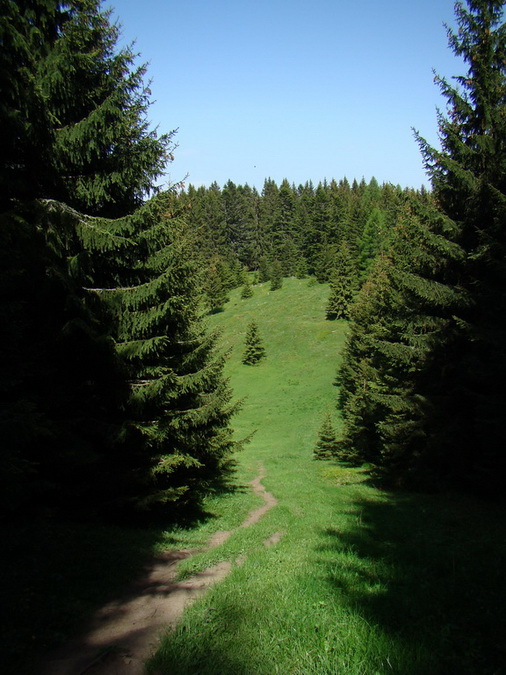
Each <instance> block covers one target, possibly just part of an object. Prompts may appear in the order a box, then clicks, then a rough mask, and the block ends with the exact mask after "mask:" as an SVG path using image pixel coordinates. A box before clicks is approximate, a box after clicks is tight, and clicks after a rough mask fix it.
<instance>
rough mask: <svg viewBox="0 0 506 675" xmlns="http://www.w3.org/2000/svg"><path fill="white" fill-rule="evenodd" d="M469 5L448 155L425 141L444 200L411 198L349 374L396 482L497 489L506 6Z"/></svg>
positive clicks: (364, 430) (347, 364) (447, 126)
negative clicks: (463, 69) (464, 69)
mask: <svg viewBox="0 0 506 675" xmlns="http://www.w3.org/2000/svg"><path fill="white" fill-rule="evenodd" d="M467 4H468V9H465V8H464V5H463V4H461V3H457V5H456V12H457V23H458V27H459V30H458V33H457V34H454V33H452V32H451V31H449V38H450V45H451V47H452V48H453V49H454V51H455V52H456V54H457V55H460V56H463V57H464V59H465V60H466V61H467V63H468V66H469V70H468V73H467V75H466V76H464V77H461V78H458V82H459V85H460V88H459V89H456V88H454V87H452V86H450V85H449V83H448V82H447V81H446V80H444V79H440V78H438V82H439V84H440V86H441V88H442V91H443V93H444V95H445V96H446V98H447V100H448V110H449V114H448V118H446V117H445V116H443V115H440V118H439V130H440V137H441V141H442V149H441V150H435V149H433V148H431V147H430V146H429V145H428V144H427V143H426V142H425V141H424V140H423V139H421V138H419V139H418V140H419V143H420V146H421V149H422V152H423V155H424V158H425V162H426V166H427V168H428V170H429V174H430V176H431V178H432V183H433V188H434V197H435V199H434V204H433V203H431V202H432V199H430V200H427V199H425V200H420V201H418V202H416V203H414V204H413V207H412V209H411V213H409V212H408V213H407V214H405V217H404V218H402V219H401V221H400V223H399V225H398V227H397V228H396V231H395V233H394V237H393V242H392V248H391V252H390V254H389V259H390V262H389V263H388V265H387V266H386V267H385V269H384V272H383V273H382V275H380V274H379V273H378V271H377V270H375V271H374V273H373V275H372V276H371V277H370V282H368V283H367V284H366V285H365V286H364V292H363V293H361V298H360V299H359V302H358V303H357V309H356V311H355V312H354V315H355V316H354V318H355V322H354V327H353V329H352V333H351V335H350V341H349V343H348V347H347V350H346V354H345V358H344V362H343V367H342V370H341V376H340V377H341V386H342V403H343V407H344V416H345V419H346V429H347V431H346V434H347V437H348V439H349V442H348V448H349V451H350V452H355V453H358V455H359V456H361V457H362V458H373V461H375V462H376V463H377V464H378V465H379V466H381V467H383V469H384V470H386V471H387V472H388V473H389V474H390V476H391V477H392V478H394V479H395V481H396V482H401V481H410V480H415V481H417V482H420V481H421V482H423V483H424V484H426V485H430V486H431V487H433V486H434V485H438V484H441V483H443V484H444V483H446V482H448V481H451V482H453V483H454V484H458V485H466V486H467V487H470V488H472V489H481V490H485V489H487V490H490V489H491V487H494V488H495V489H496V490H497V491H498V490H499V483H500V479H499V480H498V478H497V476H502V473H503V468H504V467H505V465H506V462H505V453H504V442H505V440H506V439H505V437H504V431H503V426H504V425H502V424H501V423H500V421H499V420H500V419H501V412H500V411H501V410H503V409H504V403H505V402H504V397H503V393H502V392H503V387H502V384H501V383H502V379H503V373H504V372H505V370H506V360H505V358H504V348H503V345H504V343H505V338H506V324H504V321H503V319H502V317H503V316H504V314H505V313H504V309H506V308H503V307H502V303H503V300H504V298H505V297H506V293H505V289H506V273H505V271H504V265H503V264H502V261H503V260H504V255H505V253H504V252H505V251H506V241H505V235H504V227H503V223H504V214H505V211H504V204H505V203H506V199H505V195H504V185H505V183H504V162H503V159H502V158H503V157H504V152H503V145H504V139H505V137H506V133H505V131H506V127H505V121H504V115H503V114H502V111H503V107H504V98H505V92H506V87H505V84H506V81H505V68H504V63H505V62H506V61H505V56H506V55H505V51H506V41H505V36H506V29H505V26H504V24H502V23H501V20H502V8H503V3H502V2H497V1H494V0H483V1H474V0H470V1H469V2H468V3H467ZM381 280H383V282H381ZM380 282H381V285H379V284H380ZM371 284H372V286H371ZM366 290H367V291H369V295H370V301H369V303H367V302H366V297H365V291H366Z"/></svg>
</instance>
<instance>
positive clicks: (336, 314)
mask: <svg viewBox="0 0 506 675" xmlns="http://www.w3.org/2000/svg"><path fill="white" fill-rule="evenodd" d="M356 287H357V279H356V270H355V265H354V263H353V259H352V257H351V253H350V250H349V248H348V245H347V244H346V242H343V243H342V244H341V246H340V248H339V251H338V252H337V254H336V257H335V261H334V270H333V272H332V274H331V278H330V296H329V299H328V302H327V308H326V318H327V319H349V318H350V306H351V303H352V302H353V298H354V295H355V289H356Z"/></svg>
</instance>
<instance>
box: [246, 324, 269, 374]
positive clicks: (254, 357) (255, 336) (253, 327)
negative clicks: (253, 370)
mask: <svg viewBox="0 0 506 675" xmlns="http://www.w3.org/2000/svg"><path fill="white" fill-rule="evenodd" d="M244 344H245V349H244V354H243V357H242V362H243V363H244V364H246V365H248V366H252V365H254V364H255V363H257V362H258V361H260V359H262V358H263V357H264V356H265V349H264V346H263V342H262V339H261V337H260V335H259V332H258V326H257V324H256V323H255V322H254V321H252V322H251V323H250V324H249V326H248V330H247V331H246V339H245V343H244Z"/></svg>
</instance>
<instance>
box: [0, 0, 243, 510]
mask: <svg viewBox="0 0 506 675" xmlns="http://www.w3.org/2000/svg"><path fill="white" fill-rule="evenodd" d="M0 7H1V13H0V22H1V30H2V50H1V54H0V61H1V62H0V78H1V89H2V98H1V101H0V119H1V126H2V134H1V141H0V143H1V165H0V200H1V202H0V294H1V295H0V321H1V328H0V409H1V412H0V438H1V442H0V446H1V459H0V468H1V474H0V475H1V479H0V484H1V487H0V502H1V506H2V508H3V509H6V510H7V511H11V512H12V511H14V510H20V509H26V508H31V507H33V506H34V505H36V507H37V508H38V509H45V508H49V509H50V511H53V510H64V511H65V512H72V511H80V512H83V513H86V514H88V515H90V514H94V513H96V514H103V513H119V512H122V511H124V510H125V509H127V510H131V509H133V508H135V509H152V508H154V509H156V508H157V507H159V506H166V505H167V504H169V506H170V504H173V503H176V502H179V503H181V502H182V503H186V502H187V501H192V500H195V499H198V497H199V495H201V494H202V493H203V492H204V491H205V490H207V489H208V488H209V485H210V482H211V481H212V480H213V479H215V478H216V477H217V476H219V474H220V471H221V469H222V467H223V464H224V462H226V461H227V458H228V457H229V455H230V453H231V451H232V449H233V445H234V443H233V442H232V439H231V430H230V427H229V419H230V416H231V415H232V413H233V411H234V407H233V405H231V403H230V397H231V394H230V391H229V389H228V386H227V382H226V380H224V379H223V376H222V367H223V356H220V355H219V354H218V353H217V352H216V350H215V338H214V337H213V336H212V335H208V334H207V333H206V331H205V330H204V327H203V325H202V323H201V319H200V315H201V312H200V308H199V303H200V292H201V288H200V287H201V283H200V276H199V274H200V272H199V269H198V265H197V262H196V257H195V255H194V253H193V251H194V248H195V246H194V244H193V242H192V237H191V236H190V233H189V231H188V228H187V226H186V225H185V223H184V219H182V218H181V217H179V215H178V207H177V204H176V202H177V200H176V197H175V194H174V191H172V190H169V191H167V192H165V193H163V194H160V193H158V194H157V191H156V190H155V188H154V185H155V183H156V180H157V178H158V177H159V176H160V175H161V174H162V172H163V170H164V168H165V165H166V163H167V162H168V161H170V160H171V158H172V155H171V153H172V150H173V142H172V134H167V135H163V136H157V134H156V133H155V132H154V131H152V130H150V128H149V125H148V123H147V117H146V115H147V110H148V107H149V90H148V89H147V88H146V86H145V85H144V84H143V77H144V74H145V68H144V66H140V67H138V66H136V65H135V57H134V54H133V52H132V51H131V49H129V48H124V49H118V48H117V40H118V28H117V26H115V25H112V24H111V23H110V20H109V16H110V15H109V12H108V11H103V10H102V9H101V7H100V2H98V0H68V1H65V2H57V1H56V0H17V1H15V2H14V1H11V0H1V2H0Z"/></svg>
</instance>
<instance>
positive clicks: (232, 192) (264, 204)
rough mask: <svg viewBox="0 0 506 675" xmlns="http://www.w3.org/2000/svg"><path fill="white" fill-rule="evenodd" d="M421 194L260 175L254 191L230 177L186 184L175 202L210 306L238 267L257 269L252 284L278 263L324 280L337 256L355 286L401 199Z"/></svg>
mask: <svg viewBox="0 0 506 675" xmlns="http://www.w3.org/2000/svg"><path fill="white" fill-rule="evenodd" d="M425 198H426V193H425V191H424V190H422V191H421V192H417V191H415V190H412V189H402V188H400V187H399V186H394V185H391V184H388V183H386V184H383V185H379V184H378V182H377V181H376V180H375V179H374V178H373V179H372V180H371V181H370V182H369V183H366V182H365V181H364V180H362V181H361V182H357V181H356V180H354V181H353V182H352V184H351V185H350V183H349V182H348V180H347V179H346V178H345V179H343V180H340V181H339V182H336V181H335V180H332V181H330V182H327V181H323V182H321V183H319V184H318V185H317V186H316V187H315V186H314V185H313V184H312V183H311V182H308V183H306V184H304V185H299V186H295V185H290V183H289V182H288V180H286V179H285V180H283V181H282V183H281V184H280V185H277V184H276V183H275V181H273V180H272V179H267V180H265V182H264V185H263V189H262V190H261V192H258V191H257V190H256V189H255V188H254V187H253V188H252V187H250V186H249V185H236V184H235V183H233V182H232V181H230V180H229V181H228V182H227V183H226V184H225V185H224V186H223V187H222V188H220V186H219V185H217V184H216V183H213V184H212V185H211V186H210V187H198V188H197V187H194V186H192V185H189V186H188V188H187V189H185V190H182V191H181V192H179V193H178V197H177V201H178V207H179V209H180V210H181V212H184V213H185V217H186V219H187V222H188V224H189V227H190V228H191V229H192V231H193V232H194V233H195V234H196V236H197V237H198V240H199V261H200V264H201V265H202V266H203V267H205V268H206V269H207V274H206V277H207V280H208V281H207V284H208V285H207V290H208V295H209V300H210V304H211V306H215V305H217V306H220V304H222V302H223V299H224V293H223V288H224V289H225V295H226V289H227V288H231V287H233V286H234V285H238V284H242V283H243V281H244V275H243V270H244V269H246V270H249V271H251V270H255V271H257V272H258V279H259V281H266V280H267V279H269V278H270V277H271V274H272V268H273V266H279V267H280V268H281V273H282V275H283V276H297V277H300V278H303V277H304V276H306V275H314V276H315V277H316V279H317V280H318V281H319V282H322V283H323V282H326V281H329V280H331V278H332V275H333V272H334V270H335V268H336V266H339V264H340V263H339V259H340V258H343V257H344V258H345V259H346V261H347V263H346V264H348V268H349V270H350V272H351V273H352V275H353V277H354V280H355V285H356V286H357V287H358V286H359V285H360V284H361V283H362V282H363V280H364V279H365V278H366V277H367V275H368V272H369V268H370V265H371V263H372V261H373V260H374V259H375V258H376V256H377V255H378V253H379V252H380V251H384V250H386V248H387V247H388V242H389V239H390V236H391V233H392V230H393V228H394V226H395V224H396V223H397V221H398V218H399V214H400V213H401V212H402V210H403V208H404V205H405V203H406V202H407V201H410V200H413V199H415V200H419V199H422V200H423V199H425ZM343 264H345V263H343ZM220 288H221V289H222V290H221V294H220V290H219V289H220ZM216 298H218V299H219V300H218V301H216V300H215V299H216ZM213 303H214V304H213Z"/></svg>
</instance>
